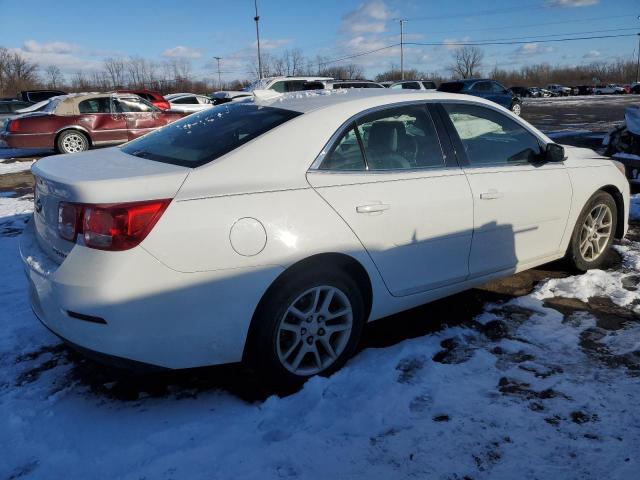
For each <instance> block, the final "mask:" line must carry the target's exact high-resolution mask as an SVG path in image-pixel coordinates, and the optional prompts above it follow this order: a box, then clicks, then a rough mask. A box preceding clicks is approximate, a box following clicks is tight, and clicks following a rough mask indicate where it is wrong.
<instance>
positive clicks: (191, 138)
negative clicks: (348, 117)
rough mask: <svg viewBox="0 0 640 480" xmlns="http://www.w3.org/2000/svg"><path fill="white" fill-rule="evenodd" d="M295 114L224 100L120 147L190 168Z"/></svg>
mask: <svg viewBox="0 0 640 480" xmlns="http://www.w3.org/2000/svg"><path fill="white" fill-rule="evenodd" d="M298 115H300V112H294V111H291V110H284V109H282V108H273V107H263V106H258V105H255V104H247V103H235V104H223V105H218V106H216V107H213V108H209V109H207V110H205V111H203V112H200V113H196V114H193V115H189V116H188V117H185V118H183V119H181V120H178V121H177V122H175V123H172V124H170V125H168V126H166V127H164V128H161V129H160V130H156V131H155V132H152V133H150V134H148V135H145V136H144V137H142V138H139V139H138V140H134V141H132V142H129V143H127V144H126V145H124V146H122V147H121V148H122V151H123V152H125V153H128V154H129V155H135V156H136V157H141V158H148V159H150V160H157V161H158V162H164V163H172V164H174V165H182V166H184V167H192V168H193V167H198V166H200V165H204V164H205V163H208V162H211V161H212V160H215V159H216V158H218V157H221V156H222V155H224V154H226V153H229V152H230V151H232V150H234V149H236V148H238V147H239V146H241V145H243V144H245V143H247V142H249V141H251V140H253V139H254V138H257V137H259V136H260V135H262V134H263V133H266V132H268V131H269V130H271V129H273V128H275V127H277V126H278V125H282V124H283V123H284V122H286V121H288V120H291V119H292V118H294V117H297V116H298Z"/></svg>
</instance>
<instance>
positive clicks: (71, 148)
mask: <svg viewBox="0 0 640 480" xmlns="http://www.w3.org/2000/svg"><path fill="white" fill-rule="evenodd" d="M62 148H63V149H64V151H65V152H66V153H78V152H84V151H85V150H86V149H87V140H86V139H85V137H84V136H83V135H82V134H80V133H67V134H66V135H65V136H64V138H63V139H62Z"/></svg>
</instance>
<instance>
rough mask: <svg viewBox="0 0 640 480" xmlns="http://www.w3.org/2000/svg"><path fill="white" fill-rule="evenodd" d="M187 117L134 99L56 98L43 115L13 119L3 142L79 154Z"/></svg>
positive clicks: (108, 96) (100, 95)
mask: <svg viewBox="0 0 640 480" xmlns="http://www.w3.org/2000/svg"><path fill="white" fill-rule="evenodd" d="M185 115H186V114H185V113H181V112H171V111H162V110H160V109H159V108H157V107H155V106H153V105H152V104H151V103H149V102H147V101H146V100H144V99H142V98H140V97H138V96H136V95H130V94H117V93H115V94H114V93H91V94H76V95H67V96H64V97H57V98H54V99H53V100H52V101H51V102H50V103H49V104H48V105H47V107H46V108H45V109H44V110H42V111H38V112H33V113H28V114H24V115H22V116H19V117H14V118H12V119H11V120H9V121H8V122H7V123H6V125H5V131H4V132H2V133H0V139H1V140H4V141H5V142H6V143H7V144H8V146H9V147H11V148H49V149H56V150H57V151H58V152H60V153H75V152H82V151H84V150H88V149H90V148H93V147H99V146H106V145H117V144H120V143H124V142H127V141H129V140H133V139H134V138H137V137H140V136H141V135H144V134H145V133H148V132H150V131H153V130H155V129H157V128H159V127H162V126H164V125H167V124H169V123H171V122H174V121H175V120H178V119H179V118H182V117H184V116H185Z"/></svg>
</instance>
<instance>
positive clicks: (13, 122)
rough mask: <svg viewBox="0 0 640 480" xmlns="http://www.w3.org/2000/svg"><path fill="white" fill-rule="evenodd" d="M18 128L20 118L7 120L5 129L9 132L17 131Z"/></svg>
mask: <svg viewBox="0 0 640 480" xmlns="http://www.w3.org/2000/svg"><path fill="white" fill-rule="evenodd" d="M19 130H20V120H9V124H8V125H7V131H8V132H10V133H17V132H18V131H19Z"/></svg>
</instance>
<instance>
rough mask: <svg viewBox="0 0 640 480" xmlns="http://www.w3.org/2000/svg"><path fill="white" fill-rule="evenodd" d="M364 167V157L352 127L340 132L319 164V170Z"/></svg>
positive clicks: (359, 168)
mask: <svg viewBox="0 0 640 480" xmlns="http://www.w3.org/2000/svg"><path fill="white" fill-rule="evenodd" d="M364 169H365V164H364V157H363V156H362V150H361V149H360V144H359V142H358V137H357V136H356V131H355V128H354V127H351V128H349V129H348V130H347V131H346V132H344V133H343V134H342V136H341V137H340V139H339V140H338V141H337V142H336V143H335V144H334V146H333V147H332V148H331V150H330V151H329V153H328V154H327V156H326V157H325V158H324V160H323V161H322V165H320V170H364Z"/></svg>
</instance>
